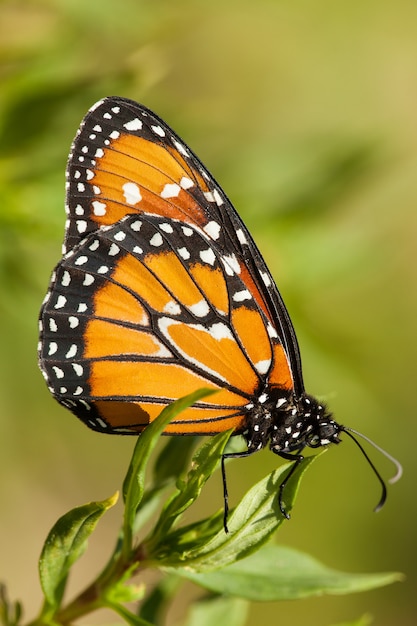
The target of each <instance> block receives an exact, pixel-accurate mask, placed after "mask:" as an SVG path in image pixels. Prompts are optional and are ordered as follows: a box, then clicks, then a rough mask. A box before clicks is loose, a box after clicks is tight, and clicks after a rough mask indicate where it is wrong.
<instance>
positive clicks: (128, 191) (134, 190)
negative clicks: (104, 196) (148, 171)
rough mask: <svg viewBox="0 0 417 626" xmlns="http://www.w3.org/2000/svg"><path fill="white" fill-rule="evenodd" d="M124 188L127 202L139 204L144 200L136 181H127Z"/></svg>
mask: <svg viewBox="0 0 417 626" xmlns="http://www.w3.org/2000/svg"><path fill="white" fill-rule="evenodd" d="M122 189H123V195H124V197H125V200H126V202H127V204H130V205H133V204H137V203H138V202H140V201H141V200H142V194H141V193H140V189H139V187H138V186H137V184H136V183H125V184H124V185H123V187H122Z"/></svg>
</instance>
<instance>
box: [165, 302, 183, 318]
mask: <svg viewBox="0 0 417 626" xmlns="http://www.w3.org/2000/svg"><path fill="white" fill-rule="evenodd" d="M164 313H170V314H171V315H180V313H181V307H180V306H179V304H177V302H174V300H170V301H169V302H167V304H166V305H165V306H164Z"/></svg>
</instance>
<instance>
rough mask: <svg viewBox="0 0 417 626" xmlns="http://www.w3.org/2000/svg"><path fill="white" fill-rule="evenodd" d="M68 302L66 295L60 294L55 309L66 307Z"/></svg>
mask: <svg viewBox="0 0 417 626" xmlns="http://www.w3.org/2000/svg"><path fill="white" fill-rule="evenodd" d="M66 303H67V299H66V297H65V296H58V298H57V300H56V304H55V306H54V309H62V307H64V306H65V305H66Z"/></svg>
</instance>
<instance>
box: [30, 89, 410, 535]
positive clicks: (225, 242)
mask: <svg viewBox="0 0 417 626" xmlns="http://www.w3.org/2000/svg"><path fill="white" fill-rule="evenodd" d="M66 211H67V215H68V220H67V224H66V232H65V242H64V246H63V257H62V259H61V261H60V262H59V263H58V265H57V266H56V268H55V271H54V273H53V276H52V279H51V284H50V287H49V290H48V293H47V296H46V298H45V300H44V303H43V306H42V310H41V314H40V347H39V363H40V368H41V370H42V373H43V375H44V377H45V379H46V381H47V384H48V386H49V389H50V391H51V392H52V394H53V396H54V397H55V398H56V399H57V400H58V402H60V403H61V404H62V405H63V406H65V407H67V408H68V409H70V410H71V411H72V412H73V413H75V415H77V416H78V417H79V418H80V419H81V420H82V421H83V422H84V423H85V424H87V426H89V427H90V428H92V429H94V430H97V431H100V432H104V433H121V434H138V433H140V432H141V431H142V430H143V429H144V428H145V427H146V425H147V424H149V423H150V422H151V421H152V420H154V419H155V417H156V416H157V415H158V414H159V413H160V411H161V410H162V409H163V408H164V407H165V406H167V405H168V404H169V403H171V402H172V401H173V400H175V399H177V398H179V397H182V396H184V395H186V394H188V393H190V392H192V391H194V390H196V389H198V388H200V387H203V386H208V387H211V388H214V389H216V390H217V393H216V394H214V395H212V396H210V397H207V398H206V399H203V400H201V401H199V402H196V403H195V404H194V405H192V406H191V407H190V408H188V409H187V410H185V411H184V412H183V413H181V414H180V415H179V416H177V418H176V419H174V421H172V422H171V423H170V425H169V426H168V427H167V428H166V433H167V434H171V435H183V434H204V435H210V434H215V433H219V432H222V431H225V430H227V429H230V428H232V429H234V430H233V432H234V434H241V435H243V437H244V439H245V441H246V445H247V450H245V451H243V452H236V453H229V454H225V455H224V456H223V463H222V469H223V485H224V495H225V529H226V530H227V510H228V509H227V487H226V478H225V469H224V459H225V458H226V457H232V456H233V457H240V456H248V455H250V454H252V453H254V452H256V451H257V450H259V449H261V448H263V447H265V446H266V445H268V444H269V446H270V449H271V450H272V452H274V453H275V454H277V455H279V456H280V457H283V458H284V459H290V460H293V461H295V463H294V465H293V467H292V470H294V469H295V467H297V465H299V463H301V461H302V459H303V456H302V454H301V452H302V451H303V449H304V448H305V447H306V446H310V447H313V448H315V447H319V446H326V445H328V444H330V443H339V442H340V437H339V435H340V433H341V432H345V433H347V434H348V435H349V436H350V437H352V439H354V441H355V443H356V444H357V445H358V446H359V448H360V449H361V451H362V452H363V454H364V455H365V457H366V459H367V460H368V462H369V463H370V464H371V467H372V469H373V470H374V472H375V474H376V476H377V477H378V479H379V481H380V483H381V485H382V496H381V499H380V501H379V503H378V505H377V509H379V508H380V507H381V506H382V505H383V504H384V501H385V498H386V486H385V483H384V481H383V479H382V478H381V476H380V474H379V473H378V471H377V470H376V468H375V467H374V465H373V463H372V462H371V461H370V459H369V457H368V456H367V454H366V452H365V451H364V449H363V447H362V446H361V445H360V443H359V442H358V441H357V440H356V438H355V437H354V436H353V434H352V433H355V434H357V435H359V434H360V433H357V432H356V431H354V430H352V429H348V428H347V427H346V426H341V425H340V424H338V423H337V422H335V421H334V419H333V418H332V415H331V414H330V413H329V411H328V410H327V408H326V407H325V406H324V404H322V403H320V402H319V401H318V400H316V399H315V398H313V397H312V396H310V395H307V393H306V392H305V389H304V383H303V375H302V369H301V359H300V352H299V347H298V343H297V339H296V335H295V332H294V328H293V326H292V323H291V320H290V317H289V315H288V312H287V310H286V308H285V305H284V303H283V300H282V298H281V295H280V293H279V291H278V289H277V287H276V285H275V283H274V280H273V279H272V276H271V274H270V272H269V270H268V268H267V267H266V265H265V262H264V260H263V258H262V256H261V254H260V252H259V250H258V248H257V247H256V245H255V243H254V241H253V239H252V237H251V235H250V234H249V232H248V230H247V229H246V227H245V225H244V224H243V222H242V220H241V219H240V217H239V215H238V214H237V212H236V211H235V209H234V208H233V206H232V204H231V203H230V201H229V200H228V198H227V197H226V195H225V193H224V192H223V190H222V189H221V187H220V186H219V185H218V184H217V183H216V181H215V180H214V178H213V177H212V176H211V174H210V173H209V172H208V171H207V169H206V168H205V167H204V166H203V164H202V163H201V162H200V160H199V159H198V158H197V157H196V156H195V154H194V153H193V152H192V151H191V150H190V148H189V147H188V146H187V145H186V144H185V143H184V142H183V141H182V140H181V139H180V138H179V137H178V136H177V135H176V134H175V133H174V132H173V131H172V130H171V129H170V128H169V126H168V125H167V124H166V123H165V122H163V121H162V120H161V119H160V118H159V117H157V116H156V115H155V114H154V113H152V112H151V111H150V110H148V109H147V108H146V107H144V106H142V105H139V104H137V103H136V102H133V101H131V100H127V99H124V98H120V97H108V98H105V99H103V100H101V101H99V102H98V103H96V104H95V105H94V106H93V107H92V108H91V109H90V111H89V112H88V113H87V115H86V116H85V118H84V120H83V121H82V123H81V126H80V128H79V131H78V133H77V136H76V138H75V140H74V142H73V145H72V148H71V152H70V156H69V161H68V166H67V204H66ZM365 439H367V438H366V437H365ZM367 441H370V440H368V439H367ZM370 443H373V442H370ZM376 447H377V448H378V446H376ZM378 449H379V450H380V448H378ZM382 452H383V453H384V454H386V456H388V458H390V459H391V460H392V461H393V462H394V463H395V464H396V467H397V474H396V476H395V477H394V479H395V480H396V479H398V478H399V477H400V474H401V466H400V465H399V463H398V462H397V461H396V460H395V459H393V458H392V457H391V456H390V455H388V454H387V453H385V452H384V451H382ZM288 477H289V475H288ZM288 477H287V479H288ZM285 482H286V481H285ZM285 482H284V483H283V484H282V485H281V489H280V493H279V505H280V509H281V511H282V513H283V515H285V516H287V517H288V513H287V511H286V509H285V504H284V501H283V489H284V486H285Z"/></svg>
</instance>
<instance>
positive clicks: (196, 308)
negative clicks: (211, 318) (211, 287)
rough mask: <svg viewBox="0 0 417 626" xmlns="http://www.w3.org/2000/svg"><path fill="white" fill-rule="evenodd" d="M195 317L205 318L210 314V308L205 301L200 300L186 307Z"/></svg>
mask: <svg viewBox="0 0 417 626" xmlns="http://www.w3.org/2000/svg"><path fill="white" fill-rule="evenodd" d="M187 308H188V309H189V310H190V311H191V313H193V314H194V315H195V316H196V317H205V316H206V315H208V313H209V312H210V307H209V305H208V303H207V302H206V301H205V300H200V302H196V304H191V305H190V306H189V307H187Z"/></svg>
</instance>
